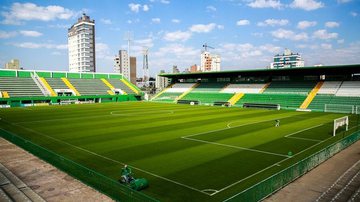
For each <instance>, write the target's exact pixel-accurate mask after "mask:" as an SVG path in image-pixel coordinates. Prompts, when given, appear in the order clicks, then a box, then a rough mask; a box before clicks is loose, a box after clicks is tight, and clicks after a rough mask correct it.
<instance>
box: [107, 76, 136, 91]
mask: <svg viewBox="0 0 360 202" xmlns="http://www.w3.org/2000/svg"><path fill="white" fill-rule="evenodd" d="M107 81H108V82H109V83H110V84H111V85H112V86H114V87H115V88H116V89H121V90H123V91H125V92H126V93H127V94H136V92H134V90H132V89H131V88H130V87H129V86H127V85H126V84H125V83H124V82H122V81H121V80H120V79H108V80H107Z"/></svg>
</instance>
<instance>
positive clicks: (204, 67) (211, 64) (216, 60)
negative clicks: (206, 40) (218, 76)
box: [200, 51, 221, 72]
mask: <svg viewBox="0 0 360 202" xmlns="http://www.w3.org/2000/svg"><path fill="white" fill-rule="evenodd" d="M200 62H201V64H200V71H202V72H213V71H220V64H221V58H220V56H219V55H211V54H210V52H208V51H203V52H201V61H200Z"/></svg>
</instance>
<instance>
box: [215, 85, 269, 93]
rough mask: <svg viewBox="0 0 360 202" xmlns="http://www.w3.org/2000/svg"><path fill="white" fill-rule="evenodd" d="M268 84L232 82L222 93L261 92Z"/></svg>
mask: <svg viewBox="0 0 360 202" xmlns="http://www.w3.org/2000/svg"><path fill="white" fill-rule="evenodd" d="M265 86H266V84H257V83H243V84H230V85H228V86H227V87H226V88H224V89H223V90H222V91H221V92H222V93H261V90H262V89H263V88H264V87H265Z"/></svg>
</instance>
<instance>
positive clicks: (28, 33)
mask: <svg viewBox="0 0 360 202" xmlns="http://www.w3.org/2000/svg"><path fill="white" fill-rule="evenodd" d="M20 34H22V35H24V36H30V37H39V36H41V35H43V34H42V33H40V32H38V31H32V30H21V31H20Z"/></svg>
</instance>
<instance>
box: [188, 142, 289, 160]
mask: <svg viewBox="0 0 360 202" xmlns="http://www.w3.org/2000/svg"><path fill="white" fill-rule="evenodd" d="M181 138H182V139H186V140H191V141H196V142H202V143H206V144H213V145H218V146H223V147H230V148H234V149H240V150H246V151H252V152H258V153H263V154H270V155H275V156H282V157H286V158H291V157H290V156H288V155H284V154H277V153H273V152H267V151H262V150H257V149H249V148H246V147H238V146H233V145H228V144H222V143H217V142H210V141H206V140H199V139H194V138H188V137H181Z"/></svg>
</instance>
